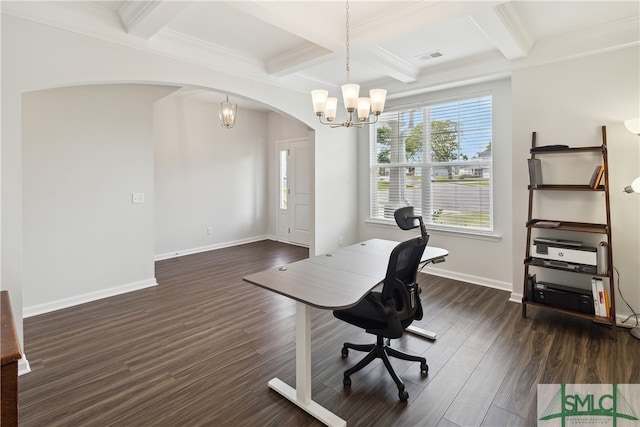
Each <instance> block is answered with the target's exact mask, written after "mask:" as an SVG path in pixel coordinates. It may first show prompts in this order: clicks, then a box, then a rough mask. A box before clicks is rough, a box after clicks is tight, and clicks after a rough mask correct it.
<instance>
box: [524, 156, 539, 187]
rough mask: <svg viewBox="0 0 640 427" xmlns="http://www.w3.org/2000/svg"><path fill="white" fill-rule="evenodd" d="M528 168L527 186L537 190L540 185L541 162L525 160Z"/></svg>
mask: <svg viewBox="0 0 640 427" xmlns="http://www.w3.org/2000/svg"><path fill="white" fill-rule="evenodd" d="M527 163H528V166H529V185H530V186H531V188H537V187H538V186H540V185H542V162H540V159H527Z"/></svg>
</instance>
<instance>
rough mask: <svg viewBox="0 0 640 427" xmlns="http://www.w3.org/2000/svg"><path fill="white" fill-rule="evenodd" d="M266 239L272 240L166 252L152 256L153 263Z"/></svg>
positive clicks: (230, 243) (258, 237)
mask: <svg viewBox="0 0 640 427" xmlns="http://www.w3.org/2000/svg"><path fill="white" fill-rule="evenodd" d="M266 239H270V240H274V239H273V238H272V236H257V237H250V238H247V239H240V240H233V241H231V242H223V243H216V244H214V245H207V246H200V247H198V248H192V249H182V250H178V251H175V252H167V253H164V254H157V255H155V256H154V258H153V260H154V261H162V260H164V259H171V258H177V257H181V256H185V255H192V254H199V253H201V252H208V251H213V250H215V249H222V248H228V247H231V246H238V245H244V244H246V243H254V242H259V241H261V240H266Z"/></svg>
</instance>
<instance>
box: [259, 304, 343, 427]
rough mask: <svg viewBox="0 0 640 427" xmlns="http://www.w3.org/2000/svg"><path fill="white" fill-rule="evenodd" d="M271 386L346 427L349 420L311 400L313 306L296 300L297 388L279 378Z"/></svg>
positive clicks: (325, 419) (312, 412)
mask: <svg viewBox="0 0 640 427" xmlns="http://www.w3.org/2000/svg"><path fill="white" fill-rule="evenodd" d="M269 387H271V388H272V389H273V390H275V391H276V392H278V393H280V394H281V395H282V396H284V397H286V398H287V399H289V400H290V401H291V402H292V403H294V404H295V405H297V406H298V407H300V408H302V409H304V410H305V411H306V412H307V413H309V414H310V415H312V416H313V417H314V418H316V419H318V420H320V421H321V422H323V423H324V424H325V425H328V426H331V427H346V425H347V422H346V421H345V420H343V419H342V418H340V417H338V416H337V415H335V414H334V413H333V412H329V411H328V410H327V409H325V408H324V407H322V406H320V405H318V404H317V403H316V402H314V401H313V400H311V308H310V307H309V306H308V305H307V304H304V303H301V302H298V301H296V388H295V389H294V388H293V387H291V386H290V385H288V384H286V383H285V382H283V381H282V380H280V379H278V378H273V379H272V380H271V381H269Z"/></svg>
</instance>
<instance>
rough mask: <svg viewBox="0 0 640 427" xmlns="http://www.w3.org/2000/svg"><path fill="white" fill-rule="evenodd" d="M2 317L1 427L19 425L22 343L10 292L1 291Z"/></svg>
mask: <svg viewBox="0 0 640 427" xmlns="http://www.w3.org/2000/svg"><path fill="white" fill-rule="evenodd" d="M0 299H1V300H2V301H1V302H0V304H1V305H0V317H1V318H2V320H1V321H2V324H1V325H0V326H1V328H2V330H1V331H0V338H1V340H2V341H1V342H0V353H1V359H2V368H0V390H1V391H0V396H1V398H0V401H1V402H2V403H1V404H0V427H9V426H17V425H18V360H19V359H20V358H21V357H22V355H21V354H20V344H19V342H18V335H17V334H16V326H15V324H14V322H13V313H12V312H11V302H10V301H9V292H7V291H2V292H0Z"/></svg>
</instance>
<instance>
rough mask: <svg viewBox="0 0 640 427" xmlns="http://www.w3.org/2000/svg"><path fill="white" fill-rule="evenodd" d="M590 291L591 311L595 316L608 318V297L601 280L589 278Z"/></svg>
mask: <svg viewBox="0 0 640 427" xmlns="http://www.w3.org/2000/svg"><path fill="white" fill-rule="evenodd" d="M591 291H592V292H593V309H594V311H595V314H596V316H602V317H609V315H610V311H609V301H608V300H609V295H608V292H607V291H606V289H604V284H603V282H602V279H600V278H599V277H593V278H591Z"/></svg>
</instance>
